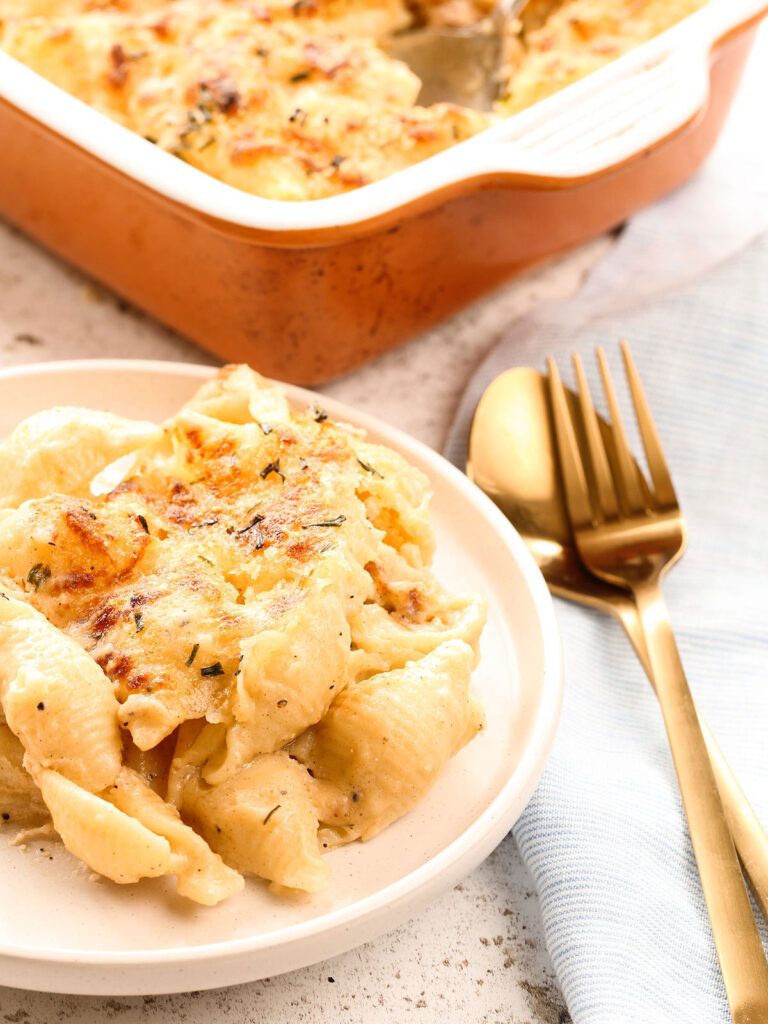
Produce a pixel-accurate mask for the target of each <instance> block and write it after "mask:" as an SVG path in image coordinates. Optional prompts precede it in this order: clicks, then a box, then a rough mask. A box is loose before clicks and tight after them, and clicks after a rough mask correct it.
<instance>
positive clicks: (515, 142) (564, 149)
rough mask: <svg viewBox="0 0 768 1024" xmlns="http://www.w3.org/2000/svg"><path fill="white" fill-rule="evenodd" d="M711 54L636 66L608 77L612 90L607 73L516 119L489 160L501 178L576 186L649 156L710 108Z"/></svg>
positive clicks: (688, 51)
mask: <svg viewBox="0 0 768 1024" xmlns="http://www.w3.org/2000/svg"><path fill="white" fill-rule="evenodd" d="M708 54H709V51H708V49H707V48H704V47H701V46H697V47H693V46H689V47H687V48H680V49H675V50H670V51H668V52H666V53H665V54H663V55H661V56H657V57H656V58H655V59H654V60H653V61H648V59H647V58H646V59H645V60H643V61H638V60H635V61H634V62H632V61H629V62H628V63H627V64H626V65H625V69H624V73H623V74H621V75H620V76H616V75H615V69H612V68H605V69H602V70H604V71H606V72H612V73H611V74H610V75H609V76H607V77H606V78H605V84H603V83H604V76H603V74H602V70H601V71H598V72H595V73H594V74H592V75H590V76H589V78H586V79H583V80H582V81H581V82H578V83H576V84H575V85H574V86H572V87H571V88H570V89H568V90H566V91H565V92H564V93H559V94H557V95H555V96H553V97H551V98H550V99H547V100H543V101H542V102H541V103H538V104H536V106H535V107H532V108H531V109H530V111H523V113H522V114H520V115H518V116H517V117H515V118H513V119H512V120H511V121H510V122H509V125H508V127H509V128H510V129H511V131H507V132H505V133H504V134H500V135H499V136H497V139H498V143H499V144H498V146H497V147H496V152H495V154H494V155H493V156H490V154H489V153H488V152H486V158H488V157H490V160H491V161H494V162H497V166H495V167H494V168H493V170H495V171H501V172H505V173H518V174H527V175H535V176H542V177H547V178H564V179H572V178H581V177H584V176H588V175H591V174H596V173H598V172H600V171H605V170H607V169H608V168H610V167H613V166H615V165H617V164H620V163H622V162H623V161H625V160H627V159H629V158H631V157H634V156H637V155H638V154H642V153H644V152H646V151H647V150H648V149H649V148H651V147H653V146H655V145H656V144H657V143H659V142H661V141H662V140H663V139H666V138H668V137H669V136H670V135H672V134H674V133H675V132H677V131H679V130H680V129H682V128H683V127H685V125H687V124H688V123H689V122H690V121H691V120H692V119H693V118H694V117H695V116H696V115H697V114H698V113H699V111H701V110H702V108H703V107H704V106H705V105H706V103H707V99H708V95H709V59H708ZM628 56H633V55H632V54H630V55H628ZM606 91H607V92H608V95H607V96H606ZM568 94H570V95H568ZM534 114H535V115H536V116H533V115H534ZM526 115H528V116H526ZM486 170H488V166H487V164H486Z"/></svg>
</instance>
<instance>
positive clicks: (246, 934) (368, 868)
mask: <svg viewBox="0 0 768 1024" xmlns="http://www.w3.org/2000/svg"><path fill="white" fill-rule="evenodd" d="M212 372H213V371H212V370H211V368H210V367H203V366H191V365H188V364H182V363H160V362H145V361H138V360H130V361H128V360H125V361H120V360H94V361H83V362H69V363H53V364H43V365H40V366H33V367H23V368H20V369H19V368H17V369H12V370H6V371H3V372H0V436H5V435H6V434H7V433H8V432H9V431H10V430H11V429H12V428H13V426H14V425H15V424H16V423H17V422H18V421H19V420H20V419H22V418H23V417H25V416H28V415H30V414H31V413H33V412H36V411H38V410H40V409H44V408H47V407H49V406H52V405H62V404H67V405H82V406H87V407H91V408H95V409H105V410H110V411H112V412H116V413H120V414H123V415H126V416H135V417H137V418H140V419H154V420H160V419H163V418H164V417H166V416H168V415H170V414H171V413H172V412H174V411H175V410H176V409H177V408H178V406H179V405H181V403H182V402H184V401H185V400H186V399H187V398H188V397H189V396H190V395H191V394H192V392H193V391H194V390H195V389H196V388H197V386H198V385H199V383H200V382H201V381H202V380H203V379H204V378H205V377H207V376H208V375H209V374H210V373H212ZM287 390H288V393H289V395H290V396H291V399H292V400H295V401H296V402H297V403H298V404H299V405H301V406H305V405H307V404H309V402H310V401H311V400H312V397H313V396H312V395H311V394H310V392H307V391H303V390H301V389H299V388H293V387H289V388H288V389H287ZM323 404H324V406H325V407H326V408H327V409H328V411H329V413H330V414H331V416H333V417H335V418H338V419H343V420H346V421H347V422H351V423H354V424H356V425H358V426H361V427H364V428H365V429H366V430H367V431H368V433H369V435H370V436H371V438H372V439H373V440H376V441H381V442H384V443H386V444H388V445H391V446H392V447H393V448H396V449H398V450H399V451H401V452H402V453H403V454H404V455H405V456H406V457H407V458H408V459H409V460H410V461H411V462H413V463H415V464H416V465H417V466H419V467H420V468H421V469H422V470H424V472H426V473H427V475H428V476H429V477H430V479H431V481H432V485H433V487H434V492H435V496H434V502H433V521H434V525H435V529H436V533H437V540H438V554H437V558H436V567H437V572H438V575H439V576H440V578H441V579H442V580H444V581H445V582H446V583H447V584H448V585H450V586H451V587H453V588H455V589H465V590H473V591H477V592H478V593H481V594H483V595H484V597H485V598H486V600H487V601H488V607H489V619H488V626H487V628H486V630H485V633H484V635H483V639H482V659H481V662H480V666H479V668H478V669H477V671H476V673H475V675H474V677H473V679H474V686H475V689H476V691H477V693H478V694H479V696H480V698H481V700H482V702H483V704H484V706H485V710H486V714H487V718H488V728H487V729H486V731H485V732H484V733H483V734H482V735H481V736H480V737H478V738H477V739H476V740H474V741H473V742H472V743H471V744H469V746H468V747H466V748H465V749H464V750H463V751H462V752H461V753H460V754H459V756H458V757H456V758H455V759H454V760H453V761H452V762H451V763H450V765H449V767H448V769H447V770H446V772H445V773H444V775H443V776H442V777H441V779H440V780H439V782H438V784H437V785H436V786H435V788H434V789H433V790H432V791H431V792H430V793H429V794H428V796H427V797H426V799H425V800H424V801H422V803H421V804H419V805H418V807H417V808H416V809H414V810H413V811H412V812H411V813H410V814H407V815H406V816H405V817H404V818H402V819H401V820H400V821H398V822H396V823H395V824H394V825H392V826H391V827H390V828H388V829H387V830H386V831H385V832H383V833H382V834H381V835H380V836H378V837H377V838H376V839H374V840H372V841H371V842H369V843H366V844H360V843H355V844H352V845H351V846H347V847H344V848H343V849H340V850H336V851H333V852H332V853H331V854H330V855H329V857H328V860H329V862H330V864H331V867H332V869H333V881H332V884H331V888H330V889H329V890H328V891H327V892H326V893H324V894H322V895H321V896H318V897H311V898H310V897H306V898H301V899H296V900H293V901H288V900H285V899H280V898H277V897H275V896H272V895H270V894H269V893H268V892H267V890H266V887H265V886H264V885H263V884H262V883H260V882H259V881H256V880H252V881H250V882H248V883H247V885H246V889H245V891H244V892H243V893H242V894H241V895H239V896H236V897H233V898H232V899H230V900H227V901H225V902H224V903H223V904H222V905H220V906H218V907H215V908H213V909H206V908H203V907H198V906H196V905H194V904H191V903H190V902H189V901H186V900H181V899H180V898H179V897H177V896H176V895H175V893H174V891H173V889H174V886H173V881H172V880H170V881H169V880H167V879H157V880H145V881H143V882H141V883H139V884H138V885H132V886H124V887H121V886H118V885H114V884H113V883H111V882H107V881H105V880H99V881H93V880H92V879H91V878H89V876H88V872H87V870H85V869H84V868H83V867H82V866H81V865H80V864H78V862H76V861H75V860H74V858H72V857H70V855H69V854H68V853H67V852H66V851H65V850H63V849H62V848H61V847H58V846H57V845H56V844H52V843H47V842H37V843H29V844H28V848H27V850H26V852H24V851H22V850H20V849H18V848H17V847H14V846H12V845H11V836H10V835H8V834H7V831H6V832H5V833H0V879H2V882H1V883H0V886H1V887H2V914H0V984H2V985H11V986H15V987H19V988H30V989H37V990H41V991H50V992H70V993H80V994H89V995H140V994H150V993H152V994H158V993H163V992H180V991H189V990H195V989H203V988H215V987H219V986H223V985H233V984H237V983H240V982H245V981H252V980H255V979H256V978H262V977H267V976H269V975H274V974H279V973H281V972H283V971H289V970H293V969H295V968H298V967H303V966H306V965H307V964H310V963H314V962H317V961H319V960H323V959H326V958H327V957H330V956H333V955H335V954H337V953H340V952H343V951H344V950H347V949H350V948H351V947H352V946H355V945H358V944H359V943H362V942H365V941H367V940H368V939H371V938H373V937H374V936H376V935H378V934H380V933H381V932H384V931H386V930H387V929H391V928H393V927H395V925H397V924H398V923H400V922H401V921H403V920H404V919H405V918H407V917H410V916H413V915H414V914H415V913H417V912H418V910H419V909H420V908H421V907H422V906H424V905H425V904H426V903H427V902H428V901H429V900H432V899H434V898H435V897H436V896H437V895H438V894H440V893H441V892H442V891H443V890H445V889H447V888H448V887H449V886H451V885H454V884H455V883H456V882H457V881H459V879H461V878H462V877H463V876H464V875H466V874H467V873H468V872H469V871H471V870H472V869H473V868H474V867H475V866H476V865H477V864H479V863H480V861H482V860H483V858H485V857H486V856H487V855H488V854H489V853H490V852H491V850H492V849H493V848H494V847H495V846H496V845H497V844H498V843H499V842H500V841H501V839H502V838H503V837H504V836H505V835H506V833H507V832H508V830H509V829H510V828H511V826H512V825H513V824H514V822H515V820H516V819H517V817H518V816H519V814H520V812H521V811H522V809H523V807H524V806H525V804H526V802H527V800H528V799H529V797H530V796H531V793H532V792H533V788H534V785H535V784H536V781H537V779H538V777H539V775H540V774H541V771H542V769H543V767H544V762H545V759H546V756H547V753H548V751H549V748H550V746H551V743H552V740H553V738H554V734H555V727H556V724H557V719H558V713H559V709H560V701H561V694H562V662H561V651H560V640H559V635H558V631H557V626H556V623H555V617H554V612H553V609H552V602H551V600H550V596H549V593H548V592H547V588H546V585H545V583H544V580H543V578H542V577H541V575H540V574H539V571H538V569H537V568H536V566H535V565H534V563H533V560H532V559H531V557H530V556H529V554H528V552H527V551H526V549H525V547H524V545H523V543H522V541H521V540H520V538H519V536H518V535H517V533H516V532H515V530H514V529H513V528H512V527H511V526H510V524H509V523H508V522H507V520H506V519H505V518H504V517H503V516H502V514H501V513H500V512H499V511H498V509H497V508H496V507H495V506H494V505H493V504H492V503H491V502H490V501H489V500H488V499H487V498H485V496H484V495H483V494H481V492H480V491H479V490H478V489H477V488H476V487H475V486H474V485H473V484H471V483H470V482H469V481H468V480H467V479H466V478H465V477H464V476H463V474H461V473H460V472H458V471H457V470H456V469H454V467H453V466H451V465H449V464H448V463H447V462H446V461H445V460H444V459H442V458H441V457H440V456H439V455H436V454H435V453H434V452H433V451H431V450H430V449H429V448H427V447H425V446H424V445H421V444H419V443H418V442H416V441H414V440H412V439H411V438H409V437H407V436H406V435H405V434H403V433H401V432H399V431H396V430H394V429H392V428H390V427H388V426H385V425H384V424H383V423H380V422H378V421H375V420H373V419H370V418H369V417H366V416H363V415H360V414H358V413H356V412H354V411H353V410H351V409H349V408H346V407H345V406H342V405H340V404H339V403H337V402H333V401H330V400H325V399H323Z"/></svg>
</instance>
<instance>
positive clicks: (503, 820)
mask: <svg viewBox="0 0 768 1024" xmlns="http://www.w3.org/2000/svg"><path fill="white" fill-rule="evenodd" d="M104 371H116V372H149V373H153V374H171V375H177V374H183V375H188V376H189V378H190V380H192V381H203V380H205V379H207V378H208V377H210V376H211V375H212V374H213V373H215V372H216V367H214V366H204V365H200V364H196V363H178V362H171V361H161V360H157V361H155V360H148V359H85V360H66V361H59V362H53V363H39V364H32V365H27V366H17V367H10V368H4V369H0V378H3V379H9V378H10V379H13V378H14V377H18V378H21V379H23V380H29V378H30V377H34V376H36V375H41V376H42V375H50V374H62V375H66V374H70V373H73V372H75V373H88V372H100V373H103V372H104ZM281 386H282V387H284V388H285V391H286V394H287V395H288V398H289V399H290V401H291V402H293V403H295V404H306V405H309V404H311V403H312V402H313V401H315V400H316V399H317V397H318V395H317V393H316V392H313V391H308V390H306V389H305V388H300V387H297V386H295V385H291V384H282V383H281ZM322 400H323V406H324V407H325V408H327V410H328V412H329V413H330V414H331V415H332V416H333V417H334V418H336V419H338V420H342V421H343V420H346V419H350V420H352V421H353V422H354V424H355V426H360V427H362V428H363V429H364V430H366V431H369V432H370V433H371V434H374V435H376V434H378V433H379V431H380V429H381V427H382V425H383V424H382V423H381V422H380V421H378V420H377V419H376V418H375V417H373V416H369V415H367V414H365V413H360V412H358V411H357V410H352V409H351V408H350V407H349V406H346V405H344V404H343V403H341V402H338V401H337V400H335V399H332V398H328V397H326V396H322ZM383 426H385V428H386V432H387V434H388V437H389V438H391V440H392V441H393V442H394V444H395V445H396V446H397V448H398V450H400V451H402V452H403V453H404V454H405V455H406V457H409V458H411V457H412V458H415V459H417V460H418V461H419V462H421V463H422V464H426V465H427V467H428V468H429V469H430V470H434V472H435V475H436V476H442V477H443V478H447V479H448V480H449V481H450V483H451V484H452V485H453V486H454V487H455V489H456V490H457V491H459V492H461V493H462V494H464V495H465V496H466V497H468V498H469V500H470V501H471V502H472V504H474V505H476V506H479V507H480V509H481V511H482V514H483V515H484V516H485V517H486V519H488V520H490V521H491V523H492V524H493V526H494V527H495V529H496V531H497V532H498V534H499V535H500V536H501V537H502V538H503V540H504V541H505V543H506V544H507V546H508V547H509V548H510V551H511V554H512V557H513V558H514V560H515V561H516V563H517V564H518V566H519V567H520V570H521V573H522V575H523V578H524V579H525V582H526V584H527V587H528V591H529V593H530V596H531V599H532V601H533V604H534V607H535V611H536V616H537V619H538V621H539V623H540V625H541V645H542V652H543V672H542V675H541V692H542V700H541V704H540V706H539V709H538V713H537V715H536V720H535V724H534V726H533V728H532V730H531V737H530V740H529V741H528V743H527V746H526V750H525V752H524V754H523V756H522V758H521V760H520V762H519V763H518V765H517V767H516V768H515V770H514V772H513V773H512V775H511V776H510V778H509V779H508V780H507V781H506V783H505V784H504V786H503V787H502V788H501V789H500V790H499V792H498V794H497V795H496V796H495V798H494V799H493V800H492V802H491V803H490V804H489V806H488V807H487V808H486V810H485V811H484V812H483V813H482V814H480V816H479V817H478V818H477V819H476V820H475V821H474V823H473V824H472V825H471V826H470V827H469V828H468V829H467V830H466V831H465V832H464V833H463V834H462V835H461V836H460V837H459V838H458V839H455V840H454V841H453V842H451V843H449V845H448V846H446V847H445V848H444V849H443V850H441V851H440V852H439V853H438V854H436V855H435V856H434V857H431V858H430V859H429V861H428V862H427V863H425V864H424V865H422V866H421V867H419V868H417V869H416V870H414V871H411V872H410V873H408V874H407V875H405V876H404V877H403V878H401V879H399V880H398V881H397V882H395V883H393V884H392V885H388V886H386V887H385V888H384V889H381V890H380V891H379V892H377V893H375V894H373V895H371V896H367V897H365V898H364V899H361V900H358V901H356V902H354V903H352V904H350V905H349V906H347V907H343V908H341V909H339V910H334V911H330V912H328V913H324V914H321V915H319V916H318V917H317V918H315V919H313V920H311V921H307V922H302V923H300V924H296V925H291V926H288V927H285V928H282V929H281V930H280V934H279V939H278V940H277V941H275V938H274V936H270V935H269V934H266V935H263V936H259V937H253V936H251V937H247V938H242V939H230V940H225V941H219V942H215V943H212V944H209V945H200V946H193V947H173V948H167V949H159V950H152V954H151V955H152V972H153V977H154V976H155V975H160V976H164V975H163V974H162V972H163V971H164V969H167V968H173V967H174V966H175V965H180V964H186V963H188V962H190V961H199V960H209V959H210V960H227V959H231V958H233V957H235V958H237V957H240V956H242V955H247V954H248V953H254V952H255V951H257V950H263V949H266V948H269V949H271V950H273V951H279V950H280V949H281V948H284V947H287V946H290V947H295V946H297V945H300V946H301V947H302V949H303V948H304V947H307V948H308V946H309V944H310V943H311V942H312V941H313V940H314V939H316V937H317V936H318V935H319V934H323V933H327V934H328V935H329V936H331V935H332V940H333V941H332V942H329V948H328V951H327V953H326V956H325V957H323V959H325V958H326V957H330V956H332V955H336V954H337V953H340V952H343V951H345V950H347V949H350V948H352V947H353V946H356V945H359V944H360V943H362V942H365V941H367V940H368V939H371V938H373V937H375V936H376V935H378V934H380V933H381V931H383V930H386V928H387V927H391V920H390V919H391V909H392V908H393V907H394V906H396V905H398V904H408V905H409V906H410V907H411V908H414V906H415V903H416V901H415V899H414V896H415V894H416V893H417V892H418V894H419V897H418V902H419V905H424V904H425V903H426V902H428V901H429V900H430V899H433V898H435V897H436V896H437V895H439V894H440V893H442V892H443V891H444V890H445V889H447V888H448V887H449V886H450V885H451V884H454V883H455V882H457V881H459V880H460V879H461V878H463V877H464V876H465V875H466V874H467V873H468V872H469V871H470V870H472V869H473V868H474V867H475V866H476V865H477V864H479V863H480V862H481V861H482V860H483V859H484V858H485V857H486V856H488V855H489V854H490V853H491V852H492V850H494V849H495V848H496V846H498V844H499V843H500V842H501V840H502V839H503V838H504V836H505V835H506V834H507V832H508V831H509V828H510V827H511V824H512V823H513V822H514V821H515V820H516V819H517V818H518V817H519V816H520V814H521V813H522V811H523V809H524V808H525V806H526V804H527V802H528V800H529V799H530V797H531V796H532V794H533V790H534V788H535V786H536V783H537V782H538V780H539V778H540V776H541V773H542V771H543V770H544V765H545V762H546V760H547V758H548V756H549V751H550V749H551V747H552V743H553V741H554V737H555V733H556V731H557V725H558V722H559V718H560V709H561V706H562V699H563V685H564V673H563V652H562V644H561V639H560V631H559V628H558V625H557V620H556V617H555V610H554V606H553V603H552V597H551V595H550V593H549V590H548V589H547V585H546V583H545V581H544V577H543V576H542V575H541V572H540V571H539V569H538V567H537V565H536V563H535V562H534V560H533V557H532V556H531V554H530V553H529V551H528V549H527V547H526V546H525V544H524V542H523V540H522V538H521V537H520V535H519V534H518V532H517V530H515V528H514V527H513V526H512V524H511V523H510V522H509V520H508V519H507V518H506V516H505V515H504V514H503V513H502V512H501V510H500V509H499V508H498V507H497V506H496V505H495V504H494V503H493V502H492V501H491V500H490V498H488V497H486V495H485V494H484V493H483V492H482V491H481V490H480V488H479V487H477V486H476V485H475V484H473V483H472V482H471V481H470V480H469V478H468V477H467V476H465V474H464V473H462V472H461V471H460V470H458V469H456V467H455V466H453V465H451V464H450V463H449V462H448V461H447V460H446V459H444V458H443V457H442V456H441V455H439V454H438V453H437V452H435V451H434V450H433V449H432V448H430V447H429V446H427V445H425V444H423V443H422V442H421V441H417V440H416V439H415V438H413V437H411V436H410V435H409V434H406V433H405V432H404V431H401V430H399V429H397V428H396V427H391V426H390V425H389V424H384V425H383ZM412 912H415V909H412ZM409 916H411V913H410V912H409ZM382 918H386V922H385V923H384V924H383V925H382V924H380V921H381V920H382ZM0 957H5V958H7V959H8V960H9V961H13V960H15V961H17V962H19V963H20V964H21V963H23V962H24V961H35V962H36V963H37V964H48V965H50V967H51V968H53V967H54V965H58V964H61V965H78V964H79V965H81V966H87V967H89V968H98V967H115V968H120V967H124V968H126V969H128V970H130V968H131V967H146V963H147V953H146V951H141V950H125V951H119V952H116V951H112V952H99V951H95V950H87V951H79V950H74V949H72V950H66V951H62V950H57V949H46V948H45V947H40V948H35V949H29V950H27V949H16V948H7V947H3V946H0ZM301 959H302V956H301V954H300V953H298V954H296V955H294V957H293V959H292V961H291V965H290V967H288V968H285V969H295V968H296V967H299V966H302V964H301V963H300V962H298V961H300V960H301ZM317 960H318V957H317V956H316V955H312V954H307V955H306V959H305V963H312V962H316V961H317ZM272 973H280V971H279V970H278V971H275V972H272ZM118 987H120V988H121V989H122V988H123V987H124V986H122V985H119V986H118ZM202 987H213V986H210V985H203V986H202ZM45 990H48V991H64V989H61V988H59V987H52V988H50V989H49V988H47V987H46V988H45ZM72 991H74V990H72ZM77 991H81V989H80V988H78V989H77ZM131 991H139V989H135V990H134V989H133V988H131ZM140 991H147V992H149V991H153V992H158V993H159V992H171V991H179V989H178V988H176V987H174V984H173V982H171V984H170V987H168V986H167V984H166V983H165V982H160V983H159V987H157V988H154V987H152V985H150V986H149V987H144V988H141V990H140ZM111 994H121V993H120V992H118V991H117V989H115V990H114V991H113V992H112V993H111Z"/></svg>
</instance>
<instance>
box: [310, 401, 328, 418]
mask: <svg viewBox="0 0 768 1024" xmlns="http://www.w3.org/2000/svg"><path fill="white" fill-rule="evenodd" d="M309 415H310V416H311V417H312V419H313V420H314V421H315V423H324V422H325V421H326V420H327V419H328V413H327V412H326V411H325V409H323V408H322V406H320V405H318V404H317V402H313V403H312V405H310V407H309Z"/></svg>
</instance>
